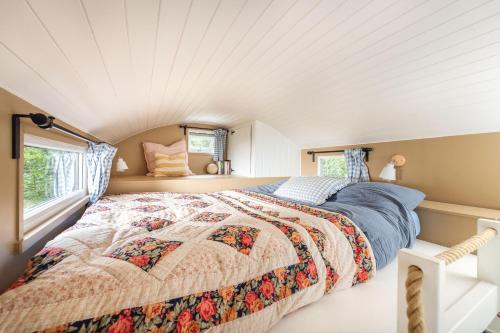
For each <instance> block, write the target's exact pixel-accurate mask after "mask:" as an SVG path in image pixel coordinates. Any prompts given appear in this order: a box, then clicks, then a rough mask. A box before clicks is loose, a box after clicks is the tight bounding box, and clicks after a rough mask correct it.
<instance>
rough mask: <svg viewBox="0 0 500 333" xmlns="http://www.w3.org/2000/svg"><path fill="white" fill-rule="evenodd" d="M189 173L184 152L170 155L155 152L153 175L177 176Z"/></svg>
mask: <svg viewBox="0 0 500 333" xmlns="http://www.w3.org/2000/svg"><path fill="white" fill-rule="evenodd" d="M189 175H190V173H189V167H188V165H187V163H186V153H178V154H172V155H166V154H160V153H155V168H154V176H155V177H160V176H168V177H178V176H189Z"/></svg>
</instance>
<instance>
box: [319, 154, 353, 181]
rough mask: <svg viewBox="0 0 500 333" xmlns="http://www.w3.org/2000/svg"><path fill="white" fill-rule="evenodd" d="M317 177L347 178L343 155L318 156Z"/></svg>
mask: <svg viewBox="0 0 500 333" xmlns="http://www.w3.org/2000/svg"><path fill="white" fill-rule="evenodd" d="M318 176H326V177H335V178H347V164H346V161H345V157H344V155H337V156H318Z"/></svg>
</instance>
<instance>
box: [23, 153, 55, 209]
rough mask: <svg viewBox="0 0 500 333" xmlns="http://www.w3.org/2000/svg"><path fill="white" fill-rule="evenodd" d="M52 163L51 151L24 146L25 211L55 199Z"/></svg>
mask: <svg viewBox="0 0 500 333" xmlns="http://www.w3.org/2000/svg"><path fill="white" fill-rule="evenodd" d="M52 161H53V160H52V156H51V153H50V150H49V149H45V148H38V147H30V146H24V176H23V177H24V178H23V179H24V209H29V208H32V207H34V206H36V205H38V204H40V203H42V202H45V201H48V200H51V199H53V198H54V197H55V195H54V175H53V172H52V168H53V163H52Z"/></svg>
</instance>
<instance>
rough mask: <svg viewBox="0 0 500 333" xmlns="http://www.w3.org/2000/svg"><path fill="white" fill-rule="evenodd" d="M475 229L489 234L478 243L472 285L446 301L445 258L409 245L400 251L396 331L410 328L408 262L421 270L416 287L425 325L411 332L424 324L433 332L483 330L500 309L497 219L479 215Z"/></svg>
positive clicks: (499, 228)
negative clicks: (411, 247)
mask: <svg viewBox="0 0 500 333" xmlns="http://www.w3.org/2000/svg"><path fill="white" fill-rule="evenodd" d="M488 228H491V229H493V230H495V231H496V233H495V232H491V231H492V230H489V229H488ZM477 231H478V235H484V234H485V231H489V232H490V235H491V236H490V237H489V238H490V239H489V240H488V241H484V242H485V243H486V244H485V245H484V246H480V247H479V246H478V250H477V257H478V259H477V278H476V280H475V281H474V282H473V285H472V286H469V287H467V288H464V289H465V290H463V292H462V293H460V296H459V297H455V299H454V300H453V301H451V302H448V304H447V302H446V300H447V299H449V297H447V296H448V295H447V287H449V285H448V284H447V275H448V274H447V267H446V262H445V261H444V260H443V259H442V258H436V257H431V256H428V255H423V254H420V253H417V252H416V251H414V250H411V249H403V250H401V251H400V255H399V263H398V323H397V327H398V332H407V331H408V330H409V328H408V316H407V286H406V284H407V282H406V280H407V274H408V269H409V267H411V266H416V269H417V270H418V269H420V270H421V272H422V274H423V275H422V279H421V289H419V290H421V291H419V297H420V299H419V303H420V304H421V305H422V306H421V307H420V308H419V309H421V318H423V323H424V325H425V326H423V325H422V326H420V327H417V328H416V329H415V328H414V329H411V331H412V332H423V330H424V327H425V331H426V332H432V333H434V332H435V333H444V332H457V333H458V332H464V333H471V332H483V331H484V329H486V327H487V326H488V325H489V324H490V322H491V321H492V319H493V318H494V317H495V316H496V315H497V313H499V312H500V221H494V220H486V219H479V220H478V223H477ZM481 245H482V244H481ZM413 268H415V267H413ZM448 278H449V277H448ZM419 311H420V310H419ZM410 312H411V311H410Z"/></svg>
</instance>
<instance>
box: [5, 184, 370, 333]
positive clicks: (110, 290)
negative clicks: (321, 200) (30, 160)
mask: <svg viewBox="0 0 500 333" xmlns="http://www.w3.org/2000/svg"><path fill="white" fill-rule="evenodd" d="M374 260H375V259H374V256H373V253H372V250H371V247H370V244H369V243H368V240H367V239H366V237H365V236H364V234H363V233H362V231H361V230H360V229H359V228H358V227H357V226H356V225H355V224H354V223H353V222H352V221H350V220H349V219H348V218H346V217H345V216H343V215H341V214H336V213H332V212H327V211H324V210H320V209H316V208H311V207H308V206H303V205H298V204H294V203H290V202H286V201H282V200H279V199H276V198H272V197H269V196H265V195H262V194H257V193H253V192H246V191H225V192H218V193H209V194H181V193H140V194H124V195H113V196H106V197H103V198H101V199H100V200H99V201H98V202H97V203H95V204H94V205H92V206H91V207H89V208H88V209H87V211H86V212H85V214H84V215H83V217H82V218H81V219H80V221H78V222H77V223H76V224H75V225H74V226H73V227H71V228H70V229H68V230H66V231H65V232H63V233H61V234H60V235H59V236H57V237H56V238H55V239H54V240H52V241H50V242H49V243H47V245H46V247H45V248H44V249H43V250H42V251H41V252H39V253H38V254H36V255H35V256H34V257H33V258H32V259H31V260H30V261H29V263H28V267H27V269H26V271H25V273H24V274H23V275H22V276H20V277H19V279H18V280H17V281H16V282H15V283H14V284H13V285H12V286H11V287H10V288H9V290H7V291H6V292H4V293H3V294H2V295H1V296H0V332H33V331H36V332H112V333H116V332H200V331H205V330H209V329H210V331H211V332H264V331H266V330H267V329H269V328H270V327H271V326H272V325H273V324H274V323H276V322H277V321H278V320H279V319H280V318H282V317H283V316H284V315H285V314H287V313H289V312H291V311H293V310H295V309H298V308H300V307H302V306H304V305H306V304H309V303H311V302H314V301H315V300H318V299H319V298H321V297H322V296H323V295H324V294H326V293H331V292H333V291H338V290H342V289H346V288H350V287H351V286H353V285H356V284H358V283H362V282H365V281H367V280H368V279H370V278H371V277H372V276H373V275H374V274H375V262H374Z"/></svg>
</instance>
